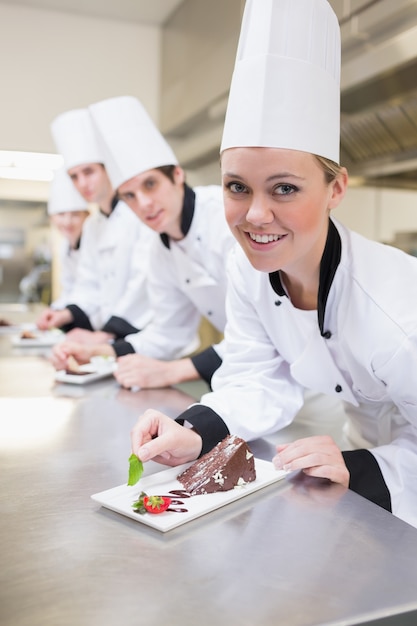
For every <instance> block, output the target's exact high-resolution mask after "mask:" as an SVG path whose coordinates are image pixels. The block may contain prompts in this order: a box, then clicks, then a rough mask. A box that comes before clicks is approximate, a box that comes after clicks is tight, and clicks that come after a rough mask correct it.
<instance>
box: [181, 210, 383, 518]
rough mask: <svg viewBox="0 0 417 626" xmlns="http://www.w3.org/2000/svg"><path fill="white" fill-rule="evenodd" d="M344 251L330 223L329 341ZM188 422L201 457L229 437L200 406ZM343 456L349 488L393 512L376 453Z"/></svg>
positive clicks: (324, 289) (325, 261)
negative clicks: (331, 311)
mask: <svg viewBox="0 0 417 626" xmlns="http://www.w3.org/2000/svg"><path fill="white" fill-rule="evenodd" d="M341 251H342V244H341V240H340V235H339V233H338V231H337V228H336V226H335V225H334V223H333V222H332V220H329V232H328V235H327V240H326V245H325V248H324V252H323V256H322V260H321V263H320V283H319V293H318V307H317V308H318V312H317V313H318V324H319V327H320V332H321V334H322V336H323V337H325V338H326V339H328V338H330V337H331V333H330V331H324V313H325V308H326V302H327V297H328V295H329V291H330V287H331V284H332V282H333V278H334V275H335V273H336V270H337V267H338V265H339V263H340V258H341ZM269 280H270V283H271V286H272V288H273V290H274V291H275V293H277V294H278V295H279V296H286V292H285V290H284V288H283V286H282V283H281V279H280V276H279V272H273V273H271V274H270V275H269ZM185 420H187V421H188V422H189V423H190V424H192V426H193V427H194V428H195V430H196V431H197V432H198V433H199V435H200V436H201V438H202V440H203V450H202V451H201V454H204V452H208V451H209V450H211V448H212V447H214V446H215V445H216V444H217V443H218V442H219V441H221V440H222V439H223V438H224V437H225V436H226V435H228V434H229V431H228V428H227V426H226V424H225V422H224V421H223V420H222V418H221V417H220V415H218V414H217V413H216V412H215V411H213V410H212V409H210V408H209V407H207V406H204V405H201V404H196V405H193V406H191V407H190V408H189V409H187V410H186V411H185V412H184V413H182V414H181V415H180V416H179V417H177V419H176V421H177V422H178V423H180V424H183V423H184V421H185ZM342 455H343V459H344V461H345V464H346V467H347V468H348V470H349V473H350V480H349V489H351V490H352V491H355V492H356V493H358V494H360V495H361V496H363V497H364V498H366V499H367V500H370V501H371V502H374V503H375V504H377V505H379V506H381V507H382V508H384V509H386V510H387V511H390V512H391V496H390V492H389V490H388V487H387V485H386V483H385V480H384V478H383V475H382V472H381V468H380V467H379V465H378V462H377V460H376V458H375V457H374V456H373V454H371V452H369V450H349V451H347V452H342ZM200 456H201V455H200Z"/></svg>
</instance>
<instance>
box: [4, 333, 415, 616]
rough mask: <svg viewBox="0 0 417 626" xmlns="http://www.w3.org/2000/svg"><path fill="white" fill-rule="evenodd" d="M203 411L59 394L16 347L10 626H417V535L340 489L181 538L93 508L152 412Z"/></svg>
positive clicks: (282, 493)
mask: <svg viewBox="0 0 417 626" xmlns="http://www.w3.org/2000/svg"><path fill="white" fill-rule="evenodd" d="M191 388H192V387H191ZM192 400H193V398H191V397H190V396H189V395H188V394H186V393H184V391H182V390H179V389H166V390H156V391H141V392H138V393H131V392H129V391H123V390H121V389H120V388H119V387H118V385H117V384H116V383H115V381H114V380H113V379H109V380H106V381H102V382H100V383H93V384H91V385H89V386H85V387H83V386H80V387H76V386H70V385H62V384H60V385H58V384H54V382H53V369H52V367H51V366H50V364H49V363H48V361H47V360H45V358H43V356H42V355H39V354H33V353H32V352H30V351H29V350H27V351H26V353H25V354H21V353H20V354H19V353H16V350H15V351H13V350H12V349H10V348H9V344H8V337H6V336H0V459H1V474H0V495H1V500H0V502H1V515H0V554H1V569H0V623H1V624H2V626H29V625H30V626H38V625H39V626H41V625H42V626H64V625H65V626H96V625H97V626H115V625H124V626H127V625H139V626H142V625H143V626H160V625H161V624H169V625H170V626H171V625H173V626H175V625H181V626H196V625H199V626H209V625H210V626H212V625H213V624H216V626H223V625H224V626H226V625H227V626H238V625H239V626H253V625H255V624H256V625H257V626H272V625H273V626H276V625H277V624H282V625H284V626H292V625H294V626H298V625H299V626H313V625H315V626H318V625H320V626H325V625H335V626H336V625H338V626H340V625H342V624H343V625H351V624H363V623H375V624H377V623H378V624H395V626H401V625H402V624H416V623H417V530H416V529H414V528H412V527H410V526H408V525H407V524H405V523H403V522H401V521H400V520H398V519H396V518H395V517H393V516H392V515H390V514H389V513H387V512H385V511H383V510H382V509H380V508H378V507H376V506H374V505H373V504H371V503H369V502H367V501H366V500H364V499H362V498H360V497H359V496H357V495H356V494H354V493H352V492H349V491H347V490H344V489H343V488H341V487H339V486H337V485H330V484H327V483H323V482H321V481H315V480H311V479H310V480H308V479H307V478H306V477H303V476H300V475H294V476H292V477H289V478H288V479H287V480H284V481H281V482H279V483H276V484H275V485H273V486H270V487H267V488H265V489H263V490H261V491H259V492H257V493H256V494H253V495H251V496H249V497H247V498H243V499H242V500H240V501H237V502H235V503H233V504H230V505H228V506H226V507H224V508H222V509H219V510H217V511H215V512H213V513H209V514H208V515H206V516H204V517H203V518H200V519H197V520H194V521H192V522H189V523H188V524H185V525H183V526H182V527H180V528H177V529H175V530H172V531H170V532H168V533H165V534H162V533H159V532H158V531H156V530H153V529H151V528H148V527H146V526H144V525H142V524H140V523H138V522H135V521H134V520H131V519H128V518H126V517H123V516H121V515H118V514H117V513H113V512H112V511H109V510H107V509H104V508H100V507H99V506H98V505H97V504H96V503H95V502H93V501H92V500H91V499H90V496H91V494H93V493H96V492H98V491H102V490H105V489H109V488H111V487H114V486H117V485H120V484H123V483H125V482H126V478H127V458H128V456H129V454H130V440H129V432H130V429H131V427H132V426H133V424H134V423H135V421H136V417H137V415H138V414H140V413H141V412H142V411H143V410H144V409H146V408H148V407H154V408H160V409H162V410H163V411H165V412H168V413H169V414H171V415H173V416H174V415H176V414H178V412H180V411H181V410H182V409H184V408H185V407H186V406H188V404H189V403H190V401H192ZM338 427H340V425H338ZM294 429H296V430H297V429H298V430H299V429H302V422H301V426H300V424H298V425H295V426H294ZM294 432H295V430H293V431H291V429H290V430H288V429H286V431H285V432H284V433H282V434H281V435H278V436H276V437H275V438H270V439H268V440H266V439H265V440H258V441H256V442H253V444H252V448H253V450H254V452H255V455H256V456H259V457H261V458H266V459H270V458H271V456H272V454H273V451H274V445H273V443H274V440H276V441H278V440H279V439H280V438H281V439H287V440H288V438H290V437H291V436H292V434H293V433H294ZM297 433H298V431H297ZM161 469H164V468H163V467H162V466H158V465H156V464H154V463H148V464H147V466H146V470H145V471H146V474H149V473H152V472H154V471H160V470H161Z"/></svg>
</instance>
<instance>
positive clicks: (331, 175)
mask: <svg viewBox="0 0 417 626" xmlns="http://www.w3.org/2000/svg"><path fill="white" fill-rule="evenodd" d="M314 158H315V159H316V160H317V161H318V163H319V165H320V167H321V169H322V170H323V172H324V176H325V179H326V182H327V183H328V184H330V183H331V182H332V181H334V179H335V178H337V177H338V176H339V174H341V173H342V171H343V167H342V166H341V165H339V164H338V163H336V162H335V161H331V160H330V159H326V158H325V157H322V156H318V155H317V154H315V155H314Z"/></svg>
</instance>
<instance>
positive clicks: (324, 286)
mask: <svg viewBox="0 0 417 626" xmlns="http://www.w3.org/2000/svg"><path fill="white" fill-rule="evenodd" d="M341 254H342V242H341V240H340V235H339V233H338V231H337V228H336V226H335V225H334V223H333V222H332V220H330V219H329V231H328V233H327V240H326V245H325V247H324V251H323V256H322V257H321V262H320V282H319V293H318V305H317V317H318V323H319V328H320V332H321V334H322V335H324V334H325V332H326V331H325V330H324V311H325V309H326V302H327V297H328V295H329V291H330V287H331V285H332V282H333V278H334V275H335V273H336V270H337V267H338V265H339V263H340V257H341ZM269 281H270V283H271V286H272V289H273V290H274V291H275V293H277V294H278V295H279V296H286V293H285V290H284V287H283V286H282V282H281V277H280V273H279V270H278V271H276V272H272V273H271V274H269Z"/></svg>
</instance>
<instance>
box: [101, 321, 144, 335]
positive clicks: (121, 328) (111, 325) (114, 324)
mask: <svg viewBox="0 0 417 626" xmlns="http://www.w3.org/2000/svg"><path fill="white" fill-rule="evenodd" d="M101 330H102V332H104V333H108V334H109V335H112V336H113V337H114V338H115V339H123V337H126V335H131V334H133V333H138V332H139V328H136V327H135V326H133V325H132V324H130V322H128V321H127V320H125V319H123V318H122V317H117V316H116V315H112V316H111V317H110V318H109V319H108V320H107V322H106V323H105V324H104V326H103V328H102V329H101Z"/></svg>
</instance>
